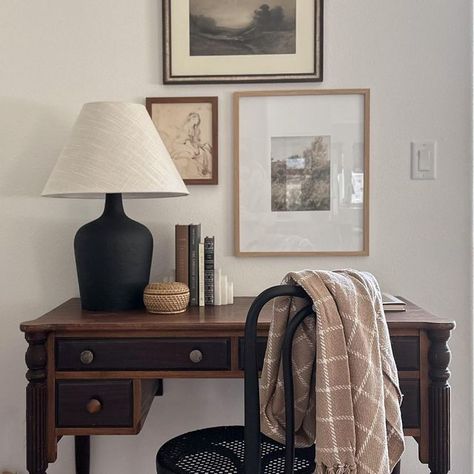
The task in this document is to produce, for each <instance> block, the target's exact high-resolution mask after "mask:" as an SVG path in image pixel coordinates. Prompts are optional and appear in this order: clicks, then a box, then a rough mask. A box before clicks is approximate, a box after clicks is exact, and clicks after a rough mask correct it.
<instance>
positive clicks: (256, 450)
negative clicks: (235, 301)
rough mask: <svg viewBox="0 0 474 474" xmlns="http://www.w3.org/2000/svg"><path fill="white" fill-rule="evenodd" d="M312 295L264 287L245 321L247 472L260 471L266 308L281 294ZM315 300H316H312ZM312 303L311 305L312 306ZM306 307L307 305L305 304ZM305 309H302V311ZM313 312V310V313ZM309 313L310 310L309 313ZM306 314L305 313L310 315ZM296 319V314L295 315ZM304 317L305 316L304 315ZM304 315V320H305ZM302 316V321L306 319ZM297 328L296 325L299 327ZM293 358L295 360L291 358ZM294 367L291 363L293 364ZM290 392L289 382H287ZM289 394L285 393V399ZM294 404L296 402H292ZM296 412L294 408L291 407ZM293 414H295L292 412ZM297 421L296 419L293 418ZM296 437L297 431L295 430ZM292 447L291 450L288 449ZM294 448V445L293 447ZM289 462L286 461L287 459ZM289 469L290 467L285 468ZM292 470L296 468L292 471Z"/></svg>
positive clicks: (285, 287) (289, 287)
mask: <svg viewBox="0 0 474 474" xmlns="http://www.w3.org/2000/svg"><path fill="white" fill-rule="evenodd" d="M280 296H288V297H297V298H304V299H308V300H309V297H308V295H307V294H306V292H305V291H304V290H303V288H301V287H299V286H292V285H278V286H273V287H271V288H268V289H266V290H264V291H263V292H262V293H260V295H258V296H257V297H256V298H255V300H254V301H253V303H252V305H251V306H250V309H249V312H248V314H247V320H246V323H245V340H244V347H245V349H244V361H245V367H244V370H245V374H244V382H245V468H246V472H247V473H252V474H254V473H260V457H261V452H260V397H259V391H258V367H257V353H256V341H257V322H258V317H259V315H260V312H261V310H262V308H263V307H264V306H265V304H266V303H268V302H269V301H270V300H272V299H274V298H277V297H280ZM310 304H312V302H310ZM310 307H311V306H310ZM304 309H307V307H305V308H304ZM300 313H301V311H299V312H298V315H300ZM311 313H312V310H311ZM311 313H309V314H311ZM306 316H308V314H306ZM306 316H305V317H306ZM293 319H295V318H293ZM303 319H304V318H303ZM303 319H302V320H303ZM302 320H301V321H302ZM295 330H296V327H295ZM290 362H291V360H290ZM290 368H291V364H290ZM285 394H286V386H285ZM286 398H287V397H286V396H285V399H286ZM292 404H293V403H292ZM291 412H292V410H291ZM290 417H291V416H290ZM293 425H294V421H293ZM293 437H294V433H293ZM287 451H288V450H287ZM290 451H291V449H290ZM285 464H286V463H285ZM285 471H286V468H285ZM291 472H292V471H291Z"/></svg>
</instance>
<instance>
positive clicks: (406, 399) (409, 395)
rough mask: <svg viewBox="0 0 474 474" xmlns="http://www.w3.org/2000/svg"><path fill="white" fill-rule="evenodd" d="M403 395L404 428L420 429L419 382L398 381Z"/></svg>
mask: <svg viewBox="0 0 474 474" xmlns="http://www.w3.org/2000/svg"><path fill="white" fill-rule="evenodd" d="M400 390H401V391H402V393H403V402H402V407H401V411H402V421H403V427H404V428H419V427H420V382H419V380H407V379H401V380H400Z"/></svg>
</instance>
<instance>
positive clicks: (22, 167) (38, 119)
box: [0, 98, 74, 197]
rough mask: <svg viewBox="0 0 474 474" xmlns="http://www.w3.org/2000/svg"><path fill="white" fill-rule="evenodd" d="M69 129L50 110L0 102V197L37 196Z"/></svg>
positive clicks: (33, 105)
mask: <svg viewBox="0 0 474 474" xmlns="http://www.w3.org/2000/svg"><path fill="white" fill-rule="evenodd" d="M63 115H66V116H67V117H74V115H70V114H63ZM71 125H72V124H68V123H65V122H64V120H62V119H61V115H60V112H59V111H57V110H56V111H55V110H54V109H53V108H52V107H48V106H45V105H43V104H38V103H35V102H29V101H25V100H21V99H17V100H12V99H5V98H0V130H2V146H1V149H0V157H1V163H2V166H1V170H0V194H1V195H2V196H4V197H11V196H23V197H26V196H31V197H36V196H39V195H40V194H41V191H42V189H43V186H44V184H45V182H46V180H47V178H48V176H49V173H50V171H51V169H52V168H53V166H54V163H55V162H56V159H57V157H58V155H59V153H60V151H61V148H62V146H63V143H64V142H65V141H66V139H67V136H68V133H69V131H70V128H71Z"/></svg>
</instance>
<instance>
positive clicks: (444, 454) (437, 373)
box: [428, 330, 451, 474]
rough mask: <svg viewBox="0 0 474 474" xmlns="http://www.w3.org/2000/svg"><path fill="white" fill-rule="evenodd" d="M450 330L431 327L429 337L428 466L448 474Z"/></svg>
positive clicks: (438, 473) (434, 471) (433, 472)
mask: <svg viewBox="0 0 474 474" xmlns="http://www.w3.org/2000/svg"><path fill="white" fill-rule="evenodd" d="M449 336H450V331H447V330H440V331H428V337H429V339H430V343H431V344H430V349H429V353H428V360H429V364H430V367H429V377H430V388H429V398H430V403H429V420H430V450H429V451H430V452H429V463H428V465H429V467H430V470H431V473H432V474H446V473H447V472H449V469H450V433H449V430H450V427H449V421H450V392H451V387H450V386H449V384H448V379H449V376H450V372H449V369H448V365H449V361H450V359H451V352H450V350H449V347H448V344H447V341H448V339H449Z"/></svg>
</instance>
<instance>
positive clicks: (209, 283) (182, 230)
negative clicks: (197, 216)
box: [175, 224, 215, 306]
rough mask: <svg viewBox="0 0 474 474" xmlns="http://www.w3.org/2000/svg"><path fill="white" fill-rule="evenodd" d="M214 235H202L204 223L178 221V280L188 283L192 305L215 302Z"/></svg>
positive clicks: (176, 233) (176, 250) (176, 236)
mask: <svg viewBox="0 0 474 474" xmlns="http://www.w3.org/2000/svg"><path fill="white" fill-rule="evenodd" d="M214 242H215V239H214V237H205V238H204V239H202V238H201V224H189V225H180V224H178V225H176V227H175V247H176V248H175V256H176V281H179V282H181V283H185V284H186V285H188V287H189V292H190V300H189V304H190V305H191V306H204V305H214V303H215V296H214V295H215V293H214V286H215V285H214Z"/></svg>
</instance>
